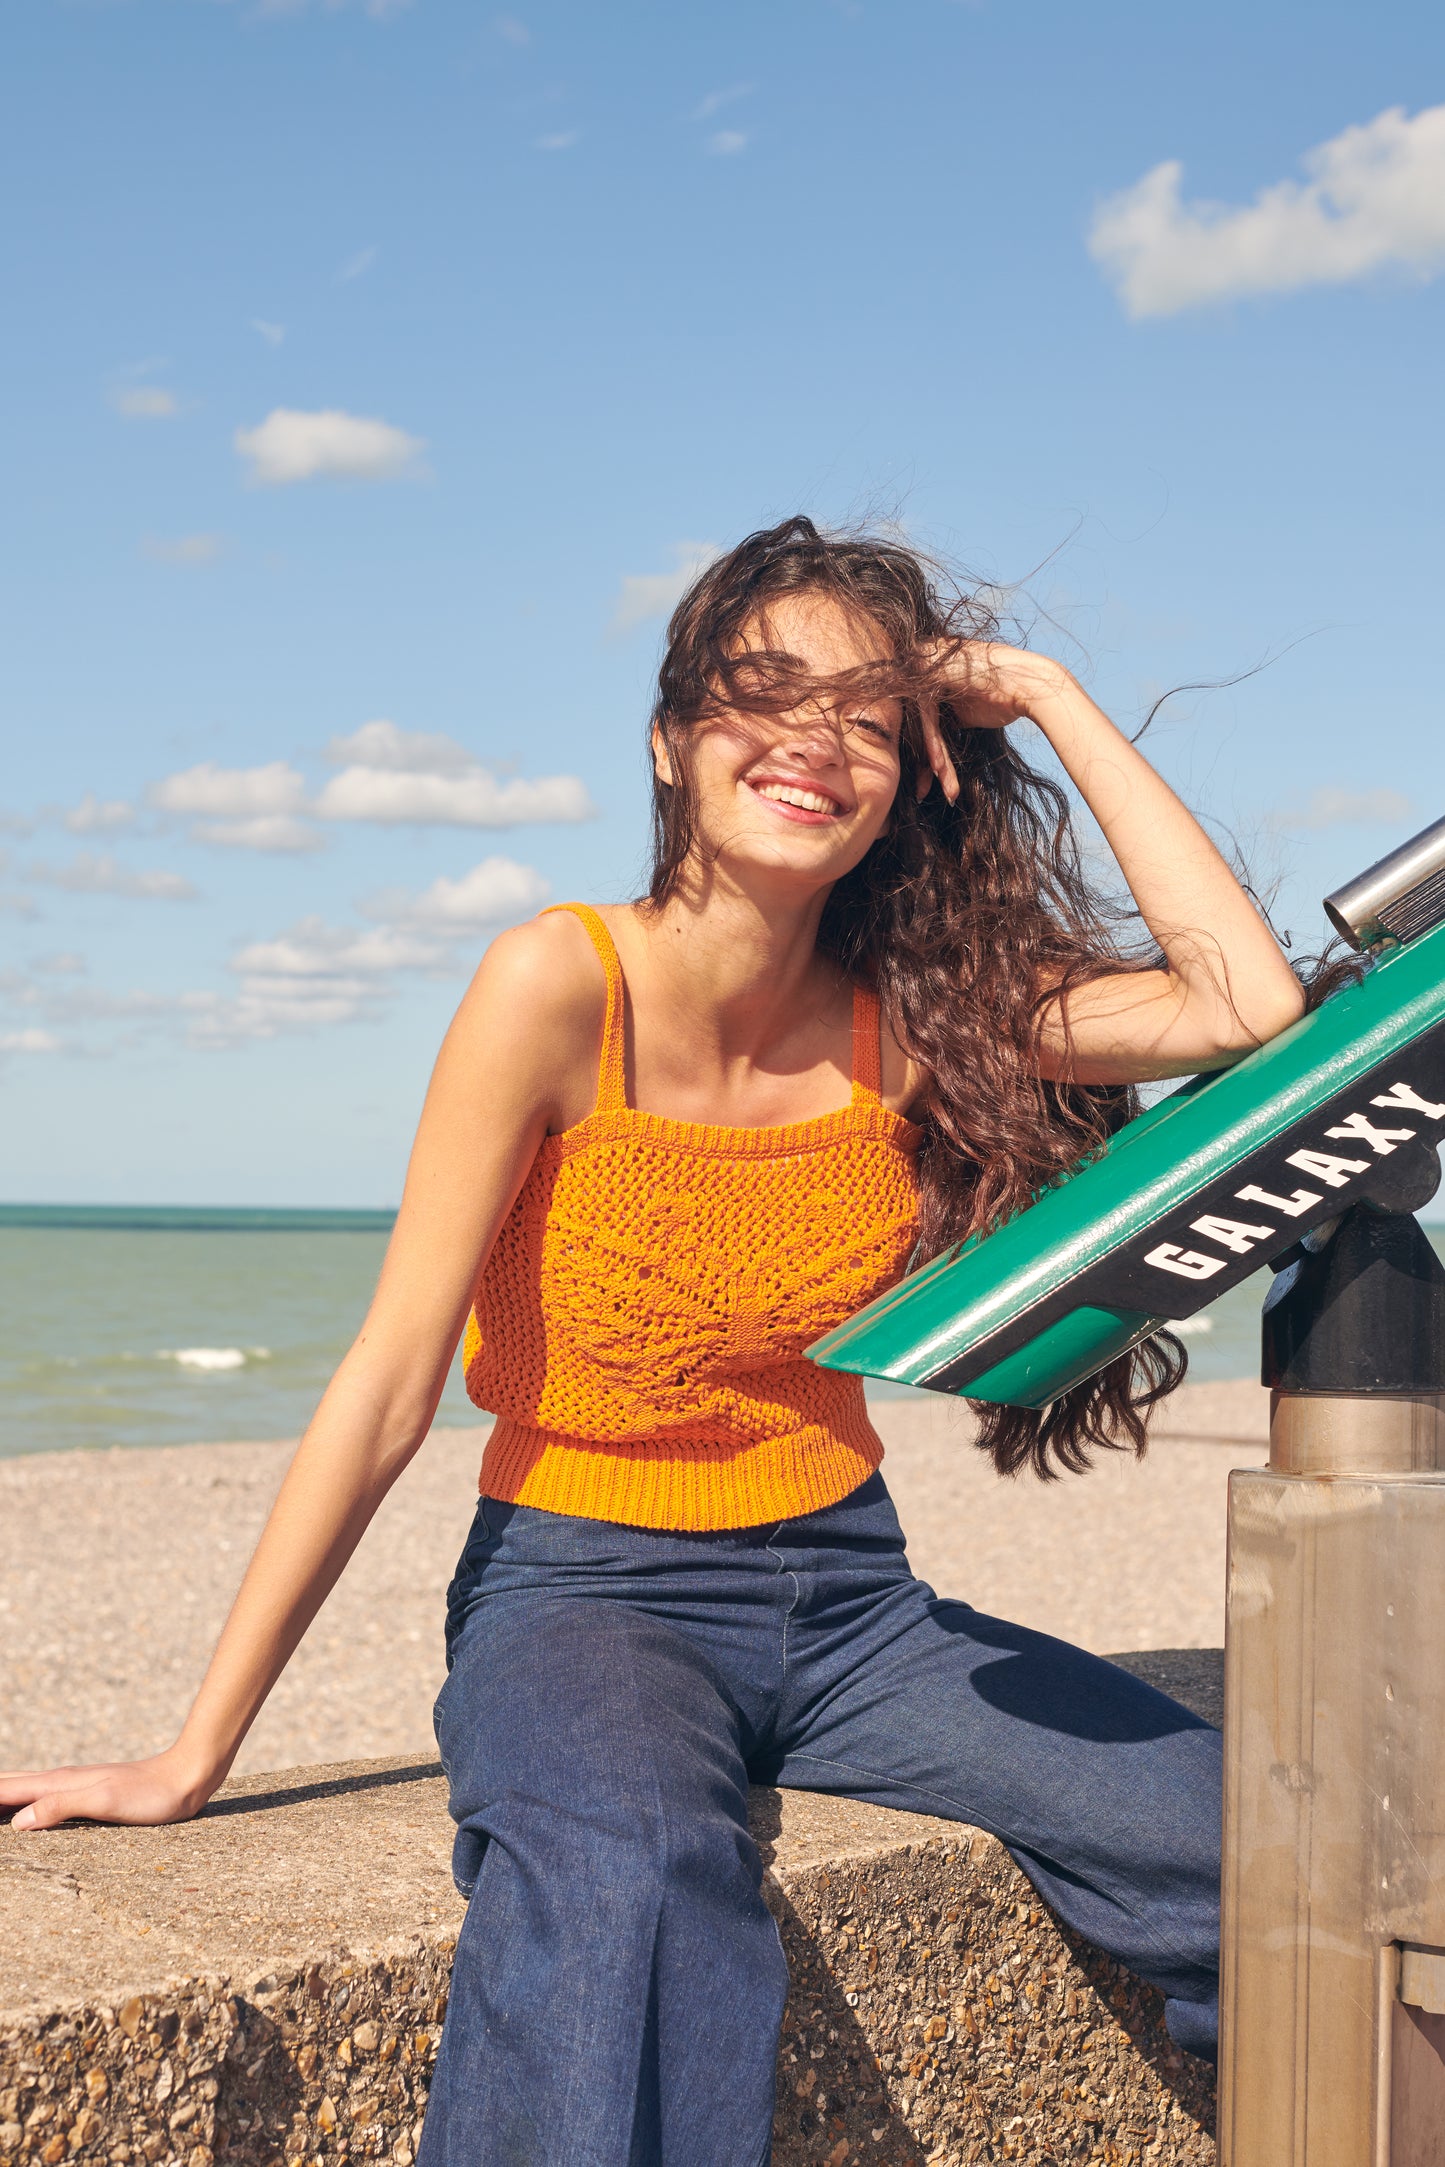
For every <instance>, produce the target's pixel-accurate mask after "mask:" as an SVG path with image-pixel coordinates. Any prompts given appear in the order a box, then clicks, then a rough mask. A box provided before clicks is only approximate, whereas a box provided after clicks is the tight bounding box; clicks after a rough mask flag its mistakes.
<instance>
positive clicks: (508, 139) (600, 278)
mask: <svg viewBox="0 0 1445 2167" xmlns="http://www.w3.org/2000/svg"><path fill="white" fill-rule="evenodd" d="M7 77H8V82H7V92H6V100H5V104H6V111H5V124H4V128H3V131H0V134H3V152H0V155H3V158H4V160H5V163H6V165H7V166H8V168H9V170H8V172H7V174H6V185H7V200H8V201H9V202H10V203H11V204H12V206H17V205H18V206H20V207H21V209H20V215H18V216H12V218H11V220H10V221H9V224H8V234H7V237H6V240H5V243H4V261H3V276H4V282H5V291H6V294H7V298H8V300H9V303H10V317H11V322H12V324H14V325H15V326H16V327H18V328H17V330H16V331H15V332H14V333H13V334H12V337H11V339H10V341H8V342H7V355H6V360H5V364H4V366H5V368H6V371H7V374H8V377H9V382H8V385H7V396H6V398H5V401H4V412H5V415H6V418H7V423H8V434H9V437H10V443H9V446H8V454H9V455H8V459H7V469H8V472H9V474H10V476H11V482H10V486H9V488H8V490H7V493H6V510H5V516H4V527H3V543H0V547H3V550H4V560H5V561H4V579H3V593H4V598H5V616H4V636H3V644H0V654H3V678H0V713H3V717H4V734H5V747H6V757H5V761H4V767H3V772H0V814H3V817H4V820H5V823H6V828H5V831H4V832H3V833H0V848H3V852H4V864H3V869H0V893H3V913H0V943H3V949H4V954H3V960H0V1093H3V1097H4V1100H5V1102H6V1106H7V1115H6V1119H5V1121H4V1123H3V1129H0V1162H3V1163H0V1195H3V1196H7V1197H13V1198H29V1199H38V1200H56V1201H62V1200H82V1199H90V1200H113V1201H126V1200H134V1201H151V1200H154V1201H196V1202H202V1201H205V1202H235V1203H298V1204H302V1203H304V1204H385V1203H389V1202H394V1201H395V1198H396V1195H397V1193H398V1189H399V1184H400V1177H401V1172H402V1168H403V1165H404V1160H405V1152H406V1147H407V1144H408V1141H409V1138H410V1133H411V1129H412V1125H413V1123H414V1119H415V1115H416V1111H417V1107H418V1105H419V1101H420V1096H421V1092H422V1090H423V1088H424V1084H425V1079H426V1074H427V1071H428V1068H429V1066H430V1062H431V1059H432V1056H433V1054H434V1051H435V1047H436V1043H437V1040H438V1038H439V1037H440V1034H441V1032H442V1030H443V1029H444V1027H445V1022H446V1018H447V1016H448V1014H449V1013H450V1010H451V1008H452V1006H453V1005H454V1004H455V1001H456V999H457V998H458V996H459V993H460V990H461V987H462V985H463V984H464V982H465V977H466V974H467V972H468V971H469V969H470V968H471V966H472V964H473V963H474V961H475V958H476V957H477V955H478V954H479V953H480V952H481V950H482V948H483V947H484V946H485V943H486V941H487V939H488V938H489V937H490V935H491V933H492V931H494V930H495V928H496V926H497V925H498V924H500V923H504V922H506V921H507V919H508V918H509V917H514V916H517V915H525V914H526V913H527V912H528V911H529V910H530V909H532V908H533V907H535V905H536V903H537V902H538V901H539V900H542V899H544V898H545V897H546V896H547V895H549V894H550V895H551V896H553V897H557V898H560V897H565V896H569V895H576V894H581V895H586V896H593V897H598V898H614V897H619V896H622V895H625V894H627V893H630V892H633V891H634V890H635V887H636V885H637V881H638V875H639V868H640V865H641V862H642V856H643V847H644V837H645V811H646V794H645V784H644V772H643V765H642V759H641V750H640V748H641V741H642V724H643V719H644V716H645V713H646V708H647V704H648V689H649V679H650V673H651V671H652V670H653V668H654V667H655V663H656V657H657V647H658V636H659V631H660V627H661V621H662V615H663V613H664V612H665V608H666V606H667V602H668V600H669V598H670V595H671V594H672V593H673V592H675V591H676V587H677V582H678V579H679V577H680V574H681V569H682V568H683V567H684V566H685V565H686V564H687V563H689V562H691V561H695V559H696V558H697V556H698V554H699V553H701V552H703V551H705V550H706V549H707V548H708V547H710V546H713V547H715V546H717V545H720V544H724V543H726V542H728V541H730V540H732V539H734V538H736V537H737V536H738V535H740V534H741V533H743V532H745V531H747V530H748V529H749V528H750V527H753V526H755V525H758V524H760V523H762V522H764V521H767V520H771V519H773V518H776V517H779V516H782V515H783V514H785V513H787V512H790V511H792V510H794V509H797V508H804V509H807V510H809V511H811V512H813V513H814V514H815V515H817V516H819V517H822V518H825V519H827V518H845V517H850V516H856V515H858V514H859V513H864V512H877V513H881V514H886V515H888V516H891V517H897V518H899V519H901V520H902V521H904V522H905V524H906V525H907V527H908V529H909V530H910V531H911V532H913V533H914V534H915V535H916V536H917V537H918V538H919V539H920V540H921V541H923V542H925V543H926V544H928V545H930V546H932V547H934V548H939V549H942V550H944V551H947V552H952V553H953V554H954V555H955V556H957V557H958V558H959V559H961V560H962V562H963V563H964V564H966V565H967V566H969V567H970V568H972V569H973V570H974V571H975V572H976V573H977V574H978V575H979V576H981V577H983V578H987V579H989V580H991V581H994V582H999V583H1002V584H1010V583H1013V582H1016V581H1019V580H1027V587H1026V591H1025V592H1024V593H1023V594H1021V596H1020V598H1019V606H1020V608H1021V610H1022V611H1023V613H1024V615H1025V617H1026V619H1028V621H1029V622H1030V623H1031V624H1032V626H1033V635H1032V636H1033V638H1034V639H1035V641H1036V643H1038V644H1040V645H1045V646H1050V647H1052V648H1053V649H1054V651H1055V652H1058V653H1060V654H1062V655H1063V656H1064V657H1065V659H1066V660H1068V661H1069V662H1070V664H1071V666H1072V667H1074V668H1075V669H1077V670H1078V671H1079V673H1080V674H1081V675H1082V676H1083V677H1084V678H1085V680H1086V682H1088V683H1089V684H1090V686H1091V688H1092V689H1093V690H1094V691H1095V693H1096V696H1098V697H1099V698H1100V699H1101V700H1103V702H1104V704H1105V705H1106V706H1107V707H1109V709H1110V710H1111V712H1113V713H1114V714H1115V715H1116V716H1117V717H1118V718H1119V719H1120V720H1122V721H1125V722H1137V720H1138V719H1139V718H1140V716H1141V715H1142V713H1143V712H1144V711H1145V710H1146V709H1147V707H1148V705H1149V702H1150V700H1151V699H1152V697H1153V696H1154V694H1155V693H1156V692H1157V691H1158V690H1159V689H1161V688H1163V687H1165V686H1168V685H1171V684H1176V683H1184V682H1191V681H1194V680H1199V679H1208V680H1214V679H1221V678H1228V677H1231V676H1233V675H1235V674H1237V673H1238V672H1240V671H1242V670H1247V669H1249V668H1251V667H1252V666H1253V665H1255V664H1258V663H1260V662H1261V661H1268V662H1269V665H1270V666H1269V667H1267V668H1266V669H1264V670H1263V671H1262V672H1260V673H1259V674H1258V675H1256V676H1254V677H1252V678H1250V679H1249V680H1248V682H1246V683H1244V684H1241V685H1238V686H1236V687H1235V688H1234V689H1232V690H1228V691H1221V692H1216V693H1211V694H1208V695H1202V694H1195V695H1191V696H1189V697H1187V698H1184V699H1181V700H1179V701H1178V702H1177V703H1175V705H1174V707H1173V708H1172V709H1170V710H1167V711H1166V719H1165V720H1164V721H1163V722H1162V723H1161V724H1159V725H1156V729H1155V732H1154V734H1153V737H1152V740H1151V742H1152V745H1153V749H1154V755H1155V757H1156V758H1157V760H1158V761H1159V763H1160V765H1161V766H1162V767H1163V768H1164V770H1165V772H1166V773H1167V774H1168V775H1169V776H1170V778H1171V780H1173V781H1174V782H1175V783H1176V785H1177V786H1178V787H1179V788H1181V789H1182V790H1183V791H1184V792H1185V794H1186V796H1187V797H1188V798H1189V800H1190V802H1191V803H1192V804H1193V805H1194V806H1195V807H1196V809H1198V810H1200V811H1202V812H1204V813H1206V814H1207V815H1209V816H1210V817H1211V818H1212V819H1213V820H1215V821H1217V822H1219V823H1221V824H1222V826H1223V827H1224V828H1226V829H1228V831H1229V832H1230V833H1232V834H1233V835H1234V836H1236V837H1237V839H1238V840H1239V841H1240V843H1241V844H1242V845H1243V846H1244V847H1245V849H1246V852H1247V854H1248V856H1249V858H1250V860H1251V863H1252V864H1253V865H1254V866H1255V868H1256V869H1257V871H1258V873H1259V875H1260V877H1261V878H1262V879H1264V880H1274V879H1278V880H1279V881H1280V882H1281V884H1282V885H1281V887H1280V922H1281V923H1282V924H1283V925H1285V926H1286V927H1288V928H1289V929H1290V930H1291V931H1292V932H1293V933H1294V935H1295V936H1296V939H1297V941H1298V942H1300V943H1301V944H1302V945H1304V946H1306V947H1308V946H1310V945H1311V944H1313V943H1317V942H1318V940H1319V939H1320V937H1321V934H1322V928H1323V920H1322V917H1321V914H1320V911H1319V908H1318V898H1319V896H1320V895H1321V894H1322V893H1323V892H1324V890H1325V889H1326V888H1328V887H1330V886H1332V885H1334V884H1335V883H1336V881H1338V880H1339V879H1340V878H1342V877H1344V876H1345V875H1346V874H1348V873H1350V872H1353V871H1355V870H1357V869H1358V868H1359V867H1360V866H1362V865H1363V864H1365V863H1367V862H1369V861H1370V860H1371V859H1373V858H1375V857H1377V856H1379V855H1380V854H1381V853H1382V852H1383V851H1384V850H1386V849H1387V848H1389V847H1390V846H1391V845H1393V844H1394V843H1395V842H1397V841H1399V840H1401V839H1403V837H1404V836H1405V835H1406V834H1408V833H1410V832H1412V830H1413V829H1415V828H1417V827H1420V826H1423V825H1424V824H1425V822H1426V821H1427V820H1428V819H1431V818H1434V817H1438V815H1439V814H1440V813H1441V812H1442V811H1445V758H1442V755H1441V751H1440V745H1441V724H1440V710H1441V695H1440V692H1439V688H1438V684H1437V677H1438V668H1437V664H1436V657H1435V649H1436V644H1437V641H1438V632H1436V630H1435V629H1434V626H1435V624H1436V622H1437V621H1438V615H1439V611H1438V604H1437V598H1436V590H1437V587H1438V584H1439V580H1440V575H1441V568H1442V566H1441V556H1442V553H1441V548H1440V542H1439V525H1440V512H1439V507H1440V504H1441V502H1442V501H1445V492H1442V486H1441V483H1442V476H1441V465H1442V459H1441V432H1440V422H1439V413H1440V382H1441V344H1442V339H1441V332H1442V304H1445V281H1442V280H1441V279H1440V278H1439V276H1438V274H1439V272H1440V271H1441V270H1442V269H1445V209H1442V206H1445V112H1442V104H1445V22H1442V19H1441V17H1440V15H1439V12H1438V10H1434V9H1430V10H1427V9H1426V8H1425V7H1423V6H1415V5H1400V6H1395V7H1392V8H1389V9H1386V10H1377V11H1374V12H1373V13H1372V14H1370V15H1368V16H1367V15H1365V14H1362V12H1361V10H1360V9H1359V7H1358V6H1357V5H1351V6H1349V7H1345V6H1343V5H1328V4H1324V5H1312V6H1311V7H1309V8H1308V9H1306V8H1305V7H1304V6H1303V5H1301V4H1298V0H1296V4H1293V5H1289V6H1283V5H1278V4H1274V5H1271V4H1267V0H1266V4H1263V5H1260V4H1253V5H1250V6H1248V7H1246V6H1243V5H1236V4H1223V5H1214V6H1211V7H1210V8H1208V9H1204V8H1192V7H1183V8H1169V9H1161V8H1157V7H1151V6H1143V5H1120V4H1114V0H1101V4H1100V5H1098V6H1096V7H1094V8H1091V9H1087V10H1085V9H1080V8H1078V7H1077V6H1066V5H1063V4H1056V0H1049V4H1030V0H1014V4H1012V5H1010V6H1008V7H1005V6H1003V5H1002V4H1000V0H983V4H980V5H967V4H960V0H887V4H886V5H885V4H883V0H862V4H858V5H851V4H845V5H839V4H836V0H768V4H766V5H764V4H762V0H756V4H753V0H735V4H715V5H712V6H709V7H706V8H703V7H696V8H694V7H678V6H676V5H671V6H665V5H660V4H659V5H650V4H649V5H644V4H637V0H625V4H621V5H614V6H612V7H610V8H606V9H601V8H597V7H595V6H593V7H587V6H583V5H581V4H578V0H547V4H542V5H537V6H532V7H521V6H519V7H518V9H517V12H516V13H515V14H510V13H498V14H494V13H492V12H490V11H489V10H488V9H487V8H486V7H485V6H473V5H467V4H463V0H413V4H411V5H396V4H386V0H382V4H376V0H373V4H372V5H370V6H368V5H366V4H364V0H350V4H343V5H324V4H321V0H312V4H310V5H304V4H297V5H294V6H279V7H270V8H268V7H265V6H258V5H255V4H253V0H33V4H32V5H31V6H29V7H28V8H26V9H25V10H24V11H23V13H22V18H21V19H20V20H19V21H18V22H17V23H15V24H12V25H11V28H10V32H9V36H8V39H7ZM1176 164H1177V167H1178V168H1179V169H1180V170H1179V171H1177V172H1176V171H1174V170H1173V168H1174V167H1175V166H1176ZM1161 168H1163V169H1164V170H1163V171H1162V172H1161V170H1160V169H1161ZM1201 204H1202V205H1206V206H1207V205H1211V204H1212V205H1214V206H1216V208H1215V209H1214V210H1213V211H1210V210H1207V209H1206V210H1201V209H1200V208H1199V206H1200V205H1201ZM1040 567H1041V569H1038V568H1040ZM1029 575H1032V576H1031V577H1030V576H1029Z"/></svg>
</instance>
